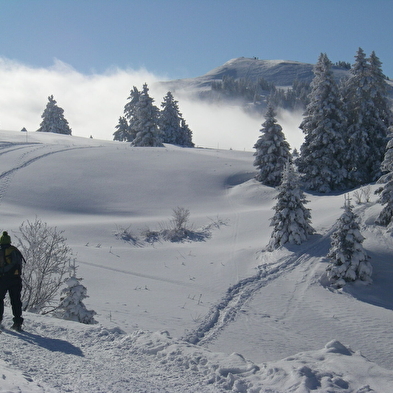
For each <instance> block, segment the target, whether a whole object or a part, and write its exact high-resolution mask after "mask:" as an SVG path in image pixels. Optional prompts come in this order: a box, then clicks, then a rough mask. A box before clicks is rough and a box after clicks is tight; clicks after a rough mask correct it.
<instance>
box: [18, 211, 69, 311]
mask: <svg viewBox="0 0 393 393" xmlns="http://www.w3.org/2000/svg"><path fill="white" fill-rule="evenodd" d="M19 231H20V235H19V236H16V238H17V239H18V245H17V247H18V248H19V250H20V251H21V252H22V254H23V256H24V257H25V260H26V263H25V265H24V268H23V272H22V280H23V289H22V301H23V309H24V310H25V311H26V310H28V311H32V312H40V311H42V310H43V309H44V308H45V307H47V306H50V305H51V304H52V302H53V301H54V299H55V297H56V296H57V294H58V291H59V288H60V287H61V285H62V284H63V283H64V277H65V275H67V274H68V272H69V268H70V264H71V260H72V251H71V248H70V247H68V245H67V244H66V240H67V239H66V238H65V237H64V236H63V231H58V230H57V228H56V227H54V228H53V227H49V226H48V225H47V224H46V223H44V222H42V221H41V220H40V219H37V218H36V219H35V221H34V222H30V221H25V222H23V223H22V224H21V225H20V227H19Z"/></svg>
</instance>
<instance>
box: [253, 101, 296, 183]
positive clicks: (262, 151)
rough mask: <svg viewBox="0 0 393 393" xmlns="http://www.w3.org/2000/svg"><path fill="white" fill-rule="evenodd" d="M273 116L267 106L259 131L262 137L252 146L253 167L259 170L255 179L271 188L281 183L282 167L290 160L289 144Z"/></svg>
mask: <svg viewBox="0 0 393 393" xmlns="http://www.w3.org/2000/svg"><path fill="white" fill-rule="evenodd" d="M275 115H276V113H275V111H274V109H273V107H272V106H270V105H269V107H268V109H267V112H266V115H265V119H266V120H265V122H264V123H263V124H262V129H261V130H260V131H261V132H262V135H261V136H260V137H259V139H258V141H257V142H256V143H255V145H254V149H256V152H255V153H254V157H255V159H254V166H256V167H257V168H258V170H259V173H258V174H257V175H256V179H257V180H258V181H260V182H261V183H262V184H265V185H267V186H272V187H275V186H278V185H279V184H280V183H281V179H282V172H283V170H284V167H285V165H286V163H287V162H288V161H290V160H291V152H290V147H289V143H288V142H287V141H286V140H285V135H284V133H283V132H282V128H281V126H280V125H279V124H277V120H276V118H275Z"/></svg>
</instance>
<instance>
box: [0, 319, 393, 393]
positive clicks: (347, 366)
mask: <svg viewBox="0 0 393 393" xmlns="http://www.w3.org/2000/svg"><path fill="white" fill-rule="evenodd" d="M6 322H7V323H8V322H9V321H8V320H7V321H6ZM0 342H1V350H0V354H1V358H2V360H3V361H4V362H6V364H7V366H5V365H4V362H1V363H0V375H2V381H1V384H0V392H1V393H5V392H7V393H17V392H23V393H62V392H75V393H81V392H94V393H109V392H110V393H124V392H133V393H149V392H155V393H196V392H198V393H204V392H210V393H213V392H216V393H220V392H221V393H222V392H242V393H263V392H275V393H291V392H293V393H295V392H296V393H300V392H311V391H312V392H320V393H322V392H323V393H327V392H335V393H339V392H346V393H348V392H353V393H355V392H357V393H360V392H362V393H366V392H379V393H386V392H388V390H384V389H388V386H389V384H391V383H393V372H392V371H387V370H384V369H382V368H379V367H378V366H376V365H375V364H373V363H370V362H368V361H367V360H366V359H365V358H363V357H362V356H361V355H359V354H356V353H354V352H353V351H352V350H351V349H349V348H347V347H345V346H344V345H342V344H341V343H340V342H338V341H337V340H333V341H330V342H329V343H328V344H326V345H325V347H324V348H322V349H321V350H317V351H310V352H303V353H299V354H296V355H294V356H291V357H288V358H286V359H283V360H280V361H275V362H268V363H263V364H255V363H254V362H252V361H250V360H247V359H245V358H244V357H243V356H242V355H240V354H237V353H232V354H224V353H215V352H211V351H209V350H207V349H205V348H202V347H200V346H195V345H192V344H189V343H187V342H185V341H182V340H176V339H174V338H172V337H171V336H170V334H169V333H168V332H166V331H161V332H148V331H142V330H138V331H135V332H133V333H131V334H126V333H125V332H123V331H122V330H121V329H119V328H117V327H114V328H110V329H109V328H104V327H102V326H98V327H97V326H95V327H90V326H86V325H82V324H78V323H72V322H64V321H63V322H62V321H60V320H57V322H56V320H53V318H50V319H48V318H45V317H42V316H41V317H40V316H36V315H28V317H27V321H26V331H25V332H22V333H14V332H11V331H8V330H6V331H5V332H3V333H2V334H0ZM15 369H18V370H21V371H18V372H15ZM390 386H391V385H390Z"/></svg>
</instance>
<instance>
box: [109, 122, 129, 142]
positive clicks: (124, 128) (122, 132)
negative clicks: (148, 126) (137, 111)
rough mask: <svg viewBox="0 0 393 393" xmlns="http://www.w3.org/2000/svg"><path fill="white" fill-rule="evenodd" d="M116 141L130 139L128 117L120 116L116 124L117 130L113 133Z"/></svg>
mask: <svg viewBox="0 0 393 393" xmlns="http://www.w3.org/2000/svg"><path fill="white" fill-rule="evenodd" d="M113 140H114V141H120V142H122V141H128V142H130V140H129V132H128V122H127V119H126V118H125V117H123V116H120V118H119V123H118V125H117V126H116V131H115V132H114V133H113Z"/></svg>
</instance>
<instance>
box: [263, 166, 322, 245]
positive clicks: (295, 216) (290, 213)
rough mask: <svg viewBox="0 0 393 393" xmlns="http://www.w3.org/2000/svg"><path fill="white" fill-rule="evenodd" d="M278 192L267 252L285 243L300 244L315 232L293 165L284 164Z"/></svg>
mask: <svg viewBox="0 0 393 393" xmlns="http://www.w3.org/2000/svg"><path fill="white" fill-rule="evenodd" d="M278 191H279V193H278V195H277V196H276V199H277V204H276V206H275V207H274V210H275V214H274V216H273V218H272V219H271V223H270V226H272V227H273V232H272V234H271V239H270V241H269V244H268V245H267V250H268V251H273V250H275V249H277V248H279V247H280V246H283V245H284V244H285V243H290V244H301V243H303V242H304V241H306V240H307V239H308V237H309V235H312V234H313V233H314V232H315V230H314V228H313V227H312V226H311V212H310V209H306V208H305V207H304V205H305V204H306V203H307V202H308V201H307V200H306V198H305V195H304V193H303V191H302V190H301V189H300V187H299V176H298V174H297V173H296V172H295V170H294V167H293V164H291V163H287V164H286V166H285V168H284V172H283V178H282V182H281V185H280V186H279V187H278Z"/></svg>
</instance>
